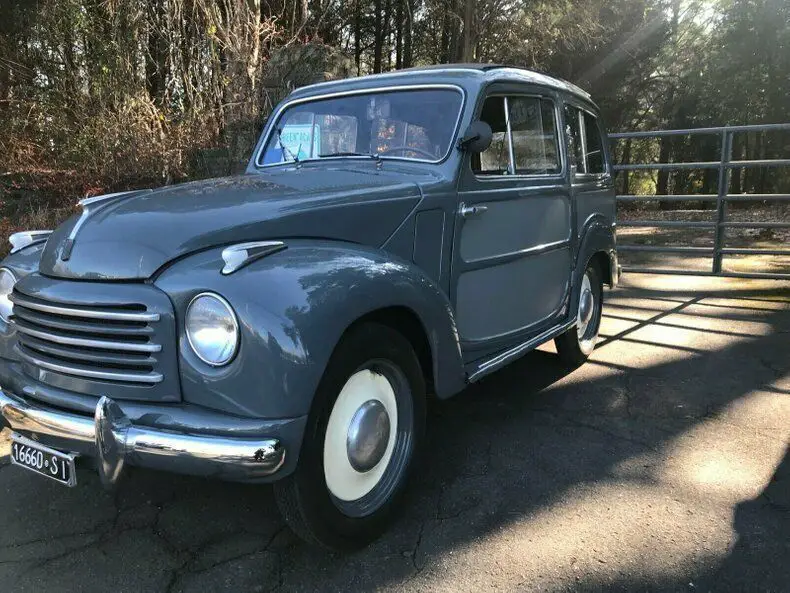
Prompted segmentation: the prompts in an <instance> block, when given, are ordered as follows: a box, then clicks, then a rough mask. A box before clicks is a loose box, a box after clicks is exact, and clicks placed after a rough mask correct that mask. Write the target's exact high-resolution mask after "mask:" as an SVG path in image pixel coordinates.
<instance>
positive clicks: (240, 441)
mask: <svg viewBox="0 0 790 593" xmlns="http://www.w3.org/2000/svg"><path fill="white" fill-rule="evenodd" d="M3 425H7V426H8V427H9V428H11V430H13V431H14V432H21V433H24V436H33V437H34V438H36V441H43V443H44V444H45V445H50V446H53V447H55V448H57V449H61V450H66V451H73V452H77V453H81V454H84V455H87V456H89V457H96V458H98V461H99V464H98V465H99V468H100V470H99V473H100V475H101V477H102V481H103V482H104V483H105V485H108V486H113V485H115V484H116V483H117V481H118V480H119V479H120V477H121V475H122V474H123V470H124V468H125V466H127V465H131V466H139V467H148V468H152V469H159V470H165V471H171V472H179V473H185V474H191V475H197V476H210V477H214V478H224V479H229V480H253V479H256V478H261V477H264V476H268V475H271V474H273V473H275V472H276V471H278V470H279V469H280V468H281V467H282V466H283V463H285V454H286V452H285V448H284V447H283V446H282V444H281V442H280V441H279V440H278V439H276V438H267V437H261V438H230V437H226V436H216V435H196V434H188V433H180V432H171V431H163V430H157V429H153V428H148V427H145V426H135V425H134V424H132V423H131V422H130V420H129V418H128V417H127V416H125V415H124V413H123V411H122V410H121V408H120V406H118V404H116V403H115V402H114V401H113V400H111V399H110V398H107V397H102V398H101V399H100V400H99V402H98V403H97V405H96V409H95V412H94V415H93V418H90V417H86V416H78V415H76V414H70V413H68V412H62V411H59V410H58V411H55V410H50V409H45V408H43V407H40V406H38V405H35V404H32V403H28V402H27V401H25V400H24V399H22V398H19V397H17V396H15V395H12V394H11V393H9V392H7V391H5V390H3V389H2V388H0V426H3Z"/></svg>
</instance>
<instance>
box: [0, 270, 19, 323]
mask: <svg viewBox="0 0 790 593" xmlns="http://www.w3.org/2000/svg"><path fill="white" fill-rule="evenodd" d="M14 284H16V276H14V273H13V272H12V271H11V270H9V269H8V268H0V317H2V318H3V321H5V322H6V323H8V318H9V317H11V311H13V309H14V303H12V302H11V300H10V299H9V298H8V297H10V296H11V291H12V290H14Z"/></svg>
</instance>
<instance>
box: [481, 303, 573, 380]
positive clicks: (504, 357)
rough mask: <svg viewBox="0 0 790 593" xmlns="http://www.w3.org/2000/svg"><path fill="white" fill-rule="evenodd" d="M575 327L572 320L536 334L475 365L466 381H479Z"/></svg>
mask: <svg viewBox="0 0 790 593" xmlns="http://www.w3.org/2000/svg"><path fill="white" fill-rule="evenodd" d="M575 325H576V318H574V319H573V320H571V321H569V322H566V323H563V324H562V325H558V326H555V327H552V328H551V329H548V330H546V331H545V332H543V333H542V334H538V335H537V336H535V337H534V338H532V339H531V340H527V341H526V342H522V343H521V344H519V345H517V346H514V347H513V348H510V349H509V350H505V351H504V352H500V353H498V354H495V355H494V356H492V357H491V358H488V359H486V360H484V361H483V362H481V363H480V364H479V365H477V368H476V369H475V370H474V371H473V372H471V373H470V374H469V377H468V378H467V381H468V382H469V383H474V382H475V381H479V380H480V379H482V378H483V377H485V376H486V375H488V374H489V373H493V372H494V371H496V370H497V369H499V368H501V367H503V366H505V365H506V364H508V363H509V362H512V361H513V360H515V359H517V358H520V357H521V356H524V355H525V354H527V353H528V352H530V351H532V350H534V349H535V348H537V347H538V346H540V345H541V344H543V343H544V342H548V341H549V340H553V339H554V338H556V337H557V336H559V335H561V334H563V333H565V332H566V331H568V330H569V329H571V328H572V327H573V326H575Z"/></svg>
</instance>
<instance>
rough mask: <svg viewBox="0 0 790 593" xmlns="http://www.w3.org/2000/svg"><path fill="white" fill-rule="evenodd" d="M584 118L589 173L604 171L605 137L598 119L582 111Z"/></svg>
mask: <svg viewBox="0 0 790 593" xmlns="http://www.w3.org/2000/svg"><path fill="white" fill-rule="evenodd" d="M582 118H583V119H584V139H585V142H584V147H585V149H586V154H585V157H586V159H587V173H593V174H599V173H603V172H604V162H603V138H601V132H600V130H599V128H598V120H597V119H596V118H595V117H594V116H592V115H590V114H589V113H587V112H584V113H582Z"/></svg>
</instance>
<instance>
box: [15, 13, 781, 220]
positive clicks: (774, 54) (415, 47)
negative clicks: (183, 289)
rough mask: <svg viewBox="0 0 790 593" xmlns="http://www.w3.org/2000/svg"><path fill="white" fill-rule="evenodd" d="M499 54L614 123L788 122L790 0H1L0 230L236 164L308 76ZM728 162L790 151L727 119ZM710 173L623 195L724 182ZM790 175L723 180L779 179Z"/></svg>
mask: <svg viewBox="0 0 790 593" xmlns="http://www.w3.org/2000/svg"><path fill="white" fill-rule="evenodd" d="M459 61H467V62H498V63H507V64H512V65H519V66H526V67H529V68H533V69H536V70H540V71H544V72H547V73H550V74H552V75H555V76H559V77H562V78H565V79H567V80H570V81H572V82H575V83H576V84H578V85H580V86H582V87H584V88H585V89H587V90H589V91H590V92H591V93H592V95H593V97H594V98H595V99H596V101H597V102H598V104H599V105H600V106H601V108H602V110H603V114H604V118H605V120H606V122H607V124H608V128H609V130H610V131H626V130H639V129H658V128H679V127H682V128H686V127H698V126H709V125H725V124H752V123H778V122H788V121H790V99H788V89H790V2H788V1H787V0H711V1H686V0H578V1H571V0H0V131H1V133H0V234H5V233H7V232H8V231H10V230H13V229H16V228H21V227H26V228H51V227H52V226H53V225H54V224H55V223H56V222H57V221H58V220H60V219H62V218H63V217H64V216H66V215H67V214H68V213H70V212H71V211H72V209H73V204H74V202H75V199H76V198H79V197H83V196H85V195H94V194H98V193H102V192H106V191H117V190H122V189H129V188H135V187H150V186H155V185H162V184H165V183H174V182H178V181H183V180H185V179H191V178H198V177H207V176H216V175H223V174H228V173H232V172H236V171H239V170H241V169H243V167H244V164H245V162H246V159H247V158H248V156H249V153H250V151H251V148H252V145H253V143H254V141H255V138H256V136H257V134H258V133H259V132H260V130H261V127H262V125H263V123H264V122H265V119H266V117H267V115H268V114H269V112H270V111H271V109H272V106H273V105H274V104H276V102H277V101H279V100H280V99H281V98H283V97H284V96H285V95H286V94H287V92H288V91H289V90H290V89H291V88H293V87H295V86H299V85H302V84H306V83H309V82H314V81H316V80H322V79H326V78H337V77H345V76H355V75H361V74H368V73H373V72H383V71H389V70H394V69H399V68H408V67H411V66H419V65H425V64H436V63H449V62H459ZM615 148H616V153H617V158H618V159H619V160H621V161H628V162H644V161H650V160H658V159H660V160H661V161H663V162H667V161H682V160H717V159H718V158H719V154H718V151H719V139H718V137H716V136H711V137H710V138H709V139H708V140H706V139H699V138H695V139H694V140H693V141H692V140H690V139H688V138H685V137H671V138H665V139H662V140H649V141H640V142H628V143H624V142H621V143H618V145H617V146H616V147H615ZM734 153H735V154H734V158H779V157H781V156H784V158H787V155H788V154H790V134H786V133H784V134H783V133H771V134H765V133H761V134H749V135H736V143H735V146H734ZM715 175H716V173H715V171H710V172H707V173H706V172H704V171H682V172H679V173H673V174H672V175H667V174H666V173H664V174H657V173H653V172H644V173H641V172H640V173H639V174H632V175H631V176H630V177H629V179H628V180H627V181H626V180H625V179H620V180H619V183H620V186H621V187H620V189H621V191H623V192H624V193H629V192H630V193H655V192H657V193H660V194H667V193H693V192H698V191H702V192H704V193H715V191H716V188H715V184H716V178H715ZM788 186H790V171H787V170H786V169H775V170H748V171H739V170H735V171H734V172H733V178H732V184H731V188H732V189H731V191H732V192H733V193H738V192H752V191H754V192H758V193H766V192H771V191H788Z"/></svg>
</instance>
